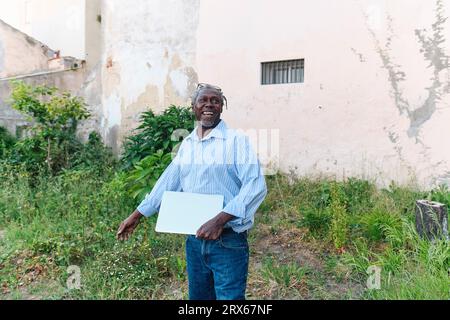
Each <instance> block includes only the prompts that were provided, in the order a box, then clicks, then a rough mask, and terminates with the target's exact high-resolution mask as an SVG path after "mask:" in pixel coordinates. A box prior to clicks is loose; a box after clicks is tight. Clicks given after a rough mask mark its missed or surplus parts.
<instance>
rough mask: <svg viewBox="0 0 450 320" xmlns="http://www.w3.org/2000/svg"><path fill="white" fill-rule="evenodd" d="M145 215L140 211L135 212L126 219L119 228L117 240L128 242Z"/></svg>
mask: <svg viewBox="0 0 450 320" xmlns="http://www.w3.org/2000/svg"><path fill="white" fill-rule="evenodd" d="M142 217H143V215H142V214H141V213H140V212H139V211H137V210H136V211H134V212H133V213H132V214H131V215H130V216H129V217H128V218H126V219H125V220H124V221H123V222H122V223H121V224H120V226H119V230H117V234H116V238H117V240H121V241H123V240H128V238H129V237H130V235H131V234H132V233H133V231H134V229H135V228H136V226H137V225H138V224H139V220H140V219H141V218H142Z"/></svg>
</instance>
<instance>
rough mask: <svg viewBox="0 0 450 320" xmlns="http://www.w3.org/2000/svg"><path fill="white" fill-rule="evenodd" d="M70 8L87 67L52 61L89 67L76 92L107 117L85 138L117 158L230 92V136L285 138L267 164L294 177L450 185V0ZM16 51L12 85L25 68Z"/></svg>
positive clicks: (57, 28) (203, 0)
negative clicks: (144, 131) (143, 127)
mask: <svg viewBox="0 0 450 320" xmlns="http://www.w3.org/2000/svg"><path fill="white" fill-rule="evenodd" d="M19 2H20V1H18V3H19ZM24 2H26V1H24ZM32 2H33V3H37V2H39V3H48V4H46V5H45V8H52V6H51V3H53V4H54V3H56V1H45V0H34V1H32ZM62 2H63V1H62ZM58 3H60V1H58ZM67 3H71V5H72V6H74V8H75V7H76V5H79V6H80V8H83V9H82V10H81V12H84V15H82V16H83V18H82V19H81V20H80V21H82V23H80V25H82V26H83V27H82V28H81V31H80V33H79V34H78V35H75V36H74V38H73V39H74V41H75V42H76V43H78V45H77V46H76V48H75V49H76V50H80V51H79V52H81V53H77V52H75V51H76V50H75V51H73V52H75V53H70V54H66V53H65V52H72V51H71V50H72V49H70V46H69V44H70V41H67V40H69V39H70V37H67V38H66V37H62V40H60V41H61V42H55V43H56V44H55V45H50V47H52V48H53V49H54V50H61V55H62V56H66V55H72V56H75V58H78V59H83V60H86V64H83V68H82V69H83V71H82V72H81V73H82V74H83V79H82V81H81V83H80V84H79V85H78V87H73V88H72V90H73V91H74V92H77V93H79V94H81V95H83V96H84V97H85V99H86V101H87V102H88V104H89V105H90V108H91V109H92V110H93V111H94V114H95V117H94V118H93V119H92V120H91V122H89V123H87V124H86V125H85V127H84V128H83V130H85V132H87V130H90V129H96V130H99V131H100V132H101V134H102V136H103V137H104V138H105V141H106V142H107V143H108V144H110V145H111V146H112V147H113V148H114V150H116V152H119V149H120V145H121V141H122V140H123V138H124V137H125V136H126V135H127V134H129V133H130V131H131V129H133V128H135V127H136V125H137V123H138V119H139V114H140V113H141V112H142V111H144V110H148V109H149V108H152V109H154V110H155V111H161V110H163V109H164V108H166V107H167V106H169V105H170V104H178V105H187V104H188V103H189V96H190V94H191V92H192V91H193V90H194V89H195V86H196V84H197V83H198V82H208V83H212V84H216V85H218V86H221V87H222V88H223V91H224V93H225V95H226V96H227V98H228V110H225V111H224V115H223V118H224V119H225V120H226V121H227V122H228V123H229V124H230V126H232V127H235V128H242V129H244V130H247V131H248V130H249V129H255V130H259V131H253V132H251V131H248V132H250V133H256V134H255V135H254V137H255V138H256V137H257V138H259V139H258V140H257V141H256V147H257V148H258V151H261V150H262V149H261V146H262V145H264V144H267V145H269V146H271V145H272V142H273V141H278V140H277V137H279V145H276V144H274V145H272V147H273V152H269V153H270V155H269V157H264V158H265V160H267V161H268V160H272V161H274V162H275V163H279V165H280V168H281V169H282V170H283V171H290V170H292V171H294V172H295V173H297V174H299V175H312V176H314V175H331V176H336V177H337V178H343V177H350V176H355V177H362V178H369V179H374V180H376V181H377V183H379V184H381V185H386V184H389V183H390V181H396V182H397V183H402V184H404V183H408V182H410V181H411V180H414V181H416V182H418V183H419V184H421V185H425V186H430V185H432V184H436V183H448V182H449V181H450V151H449V150H448V149H447V148H445V145H443V142H442V141H443V137H446V136H450V126H449V125H448V123H449V120H450V105H449V101H450V99H449V98H450V62H449V61H450V56H449V54H450V39H449V37H450V19H447V17H448V16H449V14H450V0H433V1H431V0H430V1H423V0H397V1H388V0H377V1H374V0H356V1H355V0H340V1H330V0H316V1H309V0H280V1H272V0H246V1H230V0H184V1H178V0H152V1H148V0H134V1H120V0H108V1H101V3H100V4H98V6H97V7H96V6H94V5H93V2H91V0H88V1H68V2H67ZM88 4H89V6H88ZM91 5H92V6H91ZM63 7H64V6H63ZM54 8H55V10H56V8H62V7H61V6H60V5H55V7H54ZM58 10H62V9H58ZM44 11H45V10H44ZM0 12H1V13H0V19H3V18H2V13H3V12H4V11H3V10H1V6H0ZM60 12H63V11H60ZM99 12H100V13H99ZM34 13H35V10H34V9H33V10H32V13H30V15H31V16H33V14H34ZM37 15H38V17H40V18H42V17H46V15H45V12H43V13H39V14H37ZM52 16H53V17H58V18H55V19H52V20H50V19H37V20H35V21H36V25H41V24H42V27H37V26H36V28H35V29H33V30H44V29H45V28H46V29H45V30H52V31H53V32H50V33H53V35H52V34H50V36H54V37H56V36H58V38H59V39H61V38H60V36H61V34H64V33H65V32H66V27H67V25H66V27H64V23H63V24H61V20H64V19H61V15H60V14H56V15H52ZM30 21H31V18H30ZM49 25H52V26H54V27H52V28H50V29H49V28H48V26H49ZM69 25H70V24H69ZM44 26H45V28H44ZM61 26H62V27H61ZM0 28H1V27H0ZM62 30H64V31H62ZM91 30H94V31H92V32H91ZM23 31H25V30H23ZM36 32H37V31H36ZM47 32H48V31H47ZM69 33H70V32H69ZM69 33H68V34H69ZM37 34H38V33H36V34H31V35H32V36H34V37H37V38H38V39H39V40H40V41H44V40H43V39H44V38H46V37H47V36H48V35H45V32H43V33H40V35H42V37H41V38H39V37H38V36H37ZM44 35H45V37H44ZM51 38H52V37H49V38H46V39H49V40H45V43H46V44H47V41H48V43H50V41H53V40H50V39H51ZM89 39H90V40H89ZM5 43H6V42H5V39H4V38H3V37H2V38H0V77H1V74H2V72H3V71H2V70H4V69H5V68H10V67H11V66H10V65H9V63H7V64H8V66H7V67H6V66H5V62H4V59H3V58H2V57H4V56H5V52H8V50H11V49H10V48H8V46H7V45H5ZM68 43H69V44H68ZM80 43H81V44H80ZM83 43H84V45H83ZM2 52H3V53H2ZM36 54H37V55H41V54H40V53H36V52H34V51H30V54H29V56H30V58H29V59H30V60H32V59H34V58H32V56H35V55H36ZM95 57H98V58H95ZM2 59H3V60H2ZM89 59H91V60H90V61H91V62H90V61H89ZM97 61H98V62H99V63H98V64H97V63H95V62H97ZM2 63H3V64H2ZM21 72H23V71H21ZM25 72H26V71H25ZM68 74H69V73H68ZM1 83H2V80H1V79H0V86H1ZM4 92H5V91H0V95H4ZM1 98H2V99H3V96H2V97H1ZM0 103H1V101H0ZM3 108H4V109H5V110H6V107H3ZM1 119H2V111H1V110H0V124H1V121H2V120H1ZM3 122H4V121H3ZM83 130H82V131H83ZM264 130H266V131H264ZM272 133H273V134H272ZM271 134H272V135H271ZM264 138H267V141H265V140H264ZM263 156H264V155H263ZM271 156H272V157H271Z"/></svg>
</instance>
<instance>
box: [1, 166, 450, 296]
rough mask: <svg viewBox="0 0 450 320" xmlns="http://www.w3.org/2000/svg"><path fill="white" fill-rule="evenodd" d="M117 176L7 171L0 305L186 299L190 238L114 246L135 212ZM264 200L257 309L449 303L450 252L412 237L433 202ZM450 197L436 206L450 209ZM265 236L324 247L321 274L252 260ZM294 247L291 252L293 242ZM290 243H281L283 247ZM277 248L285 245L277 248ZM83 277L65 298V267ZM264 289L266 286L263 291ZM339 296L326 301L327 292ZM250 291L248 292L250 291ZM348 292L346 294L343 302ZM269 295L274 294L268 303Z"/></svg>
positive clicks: (291, 183) (286, 187) (290, 262)
mask: <svg viewBox="0 0 450 320" xmlns="http://www.w3.org/2000/svg"><path fill="white" fill-rule="evenodd" d="M121 181H123V180H122V179H120V177H119V176H118V175H116V173H115V169H114V168H111V169H110V170H105V173H104V174H102V175H100V176H99V175H98V173H93V172H90V171H89V170H72V171H66V172H63V173H62V174H61V175H59V176H56V177H46V176H39V177H38V178H37V179H34V180H33V186H30V177H29V176H28V175H27V174H26V173H24V171H21V170H13V169H12V168H8V167H5V166H3V167H2V168H0V230H3V231H4V232H3V233H4V234H3V236H2V238H0V295H1V294H3V298H10V299H20V298H32V297H37V298H44V299H155V298H159V299H180V298H187V290H186V289H187V279H186V261H185V257H184V237H183V236H179V235H168V234H156V233H155V232H154V231H153V230H154V227H155V222H156V218H155V217H152V218H150V219H145V220H144V221H143V223H142V225H140V226H139V227H138V229H137V231H136V233H135V234H134V235H133V237H132V238H131V239H130V240H129V241H127V242H123V243H121V242H118V241H117V240H116V239H115V233H116V230H117V228H118V226H119V224H120V222H121V221H122V220H123V219H124V218H125V217H127V216H128V215H129V214H130V213H131V212H132V211H133V210H134V208H135V206H136V203H135V202H134V201H133V200H132V199H130V198H129V196H127V192H125V191H126V190H124V188H125V187H124V185H123V183H122V182H121ZM267 183H268V188H269V193H268V196H267V198H266V200H265V201H264V203H263V204H262V206H261V208H260V210H259V212H258V214H257V216H256V225H255V228H254V230H253V231H252V232H251V233H250V242H251V245H252V252H253V254H252V256H254V257H253V258H252V259H256V261H255V263H256V266H257V267H256V269H255V271H254V272H255V273H256V274H253V275H252V277H253V278H254V279H256V280H255V283H256V284H258V285H259V286H260V287H261V288H259V289H260V290H262V291H255V292H257V293H255V294H254V295H252V298H261V297H267V296H271V295H270V294H269V293H267V294H265V293H264V290H267V291H270V290H276V294H275V296H276V297H277V298H280V299H283V298H286V299H290V298H294V299H301V298H305V297H310V298H319V299H320V298H324V299H328V298H336V297H338V298H341V299H354V298H362V299H448V298H449V278H448V269H449V268H450V252H449V246H448V243H446V242H445V241H437V242H434V243H430V242H428V241H425V240H422V239H420V238H419V237H418V235H417V234H416V233H415V230H414V226H413V221H414V201H415V200H416V199H419V198H424V197H427V196H428V194H427V193H425V192H422V191H420V190H417V189H416V188H406V187H400V186H396V185H391V186H390V187H389V188H386V189H384V190H380V189H377V188H376V187H375V186H374V184H372V183H371V182H369V181H363V180H357V179H349V180H347V181H343V182H336V181H329V180H325V179H307V178H301V179H292V178H288V177H287V176H283V175H276V176H270V177H267ZM445 190H446V189H442V188H441V189H439V192H438V193H437V192H435V193H434V194H433V196H435V197H437V196H439V197H440V198H442V199H447V198H448V197H447V194H446V191H445ZM263 230H268V233H267V234H266V235H265V236H264V237H268V238H269V239H273V240H274V241H275V242H276V241H280V240H277V239H279V238H278V237H280V236H281V235H283V232H285V231H286V230H299V232H301V234H302V235H303V236H302V238H301V239H299V240H298V241H299V244H298V248H303V246H305V245H307V246H308V247H317V248H318V249H317V250H318V251H320V252H321V253H317V254H316V258H317V259H318V260H320V261H321V263H322V265H323V266H322V267H321V269H317V268H318V267H317V268H316V269H315V268H314V267H311V265H308V264H307V263H306V262H307V261H302V260H301V259H300V260H299V259H297V258H295V254H296V252H295V250H291V251H289V252H288V251H286V257H284V258H283V259H279V258H280V257H278V256H277V255H275V254H274V253H271V252H262V253H261V254H258V255H256V254H254V253H255V252H256V251H255V250H254V249H253V248H254V247H255V246H257V245H258V244H259V242H260V241H262V239H263V235H262V232H263ZM288 240H292V241H293V242H292V243H295V241H294V240H295V239H288ZM281 241H283V240H281ZM281 243H282V242H281ZM70 265H77V266H79V267H80V270H81V288H80V289H75V290H68V289H67V285H66V281H67V279H68V278H69V276H70V274H68V272H67V268H68V267H69V266H70ZM372 265H376V266H380V267H381V268H382V273H381V289H380V290H368V289H364V290H363V292H361V293H360V294H357V295H356V296H355V295H354V293H353V291H350V290H347V289H346V288H347V287H349V288H350V287H351V286H354V285H359V286H362V287H363V288H365V283H366V280H367V276H368V275H367V268H368V267H369V266H372ZM259 280H261V281H260V282H258V281H259ZM330 285H333V286H338V287H339V286H341V287H342V288H341V289H340V291H339V292H337V293H333V294H331V293H330V291H329V286H330ZM249 289H251V288H249ZM341 291H342V292H341ZM272 296H273V295H272Z"/></svg>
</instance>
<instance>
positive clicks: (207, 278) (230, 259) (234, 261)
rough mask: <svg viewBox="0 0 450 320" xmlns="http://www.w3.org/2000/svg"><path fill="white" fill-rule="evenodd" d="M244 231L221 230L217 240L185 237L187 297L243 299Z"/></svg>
mask: <svg viewBox="0 0 450 320" xmlns="http://www.w3.org/2000/svg"><path fill="white" fill-rule="evenodd" d="M248 257H249V250H248V242H247V232H243V233H236V232H234V231H233V230H232V229H224V232H223V233H222V235H221V236H220V237H219V239H217V240H203V239H198V238H196V237H195V236H188V237H187V239H186V260H187V273H188V280H189V299H190V300H216V299H217V300H244V299H245V289H246V286H247V274H248Z"/></svg>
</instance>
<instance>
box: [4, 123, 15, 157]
mask: <svg viewBox="0 0 450 320" xmlns="http://www.w3.org/2000/svg"><path fill="white" fill-rule="evenodd" d="M15 143H16V139H15V138H14V137H13V136H12V135H11V134H10V133H9V132H8V130H6V128H3V127H0V160H1V159H5V158H6V157H7V156H8V154H9V152H10V150H11V149H12V147H13V146H14V144H15Z"/></svg>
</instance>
